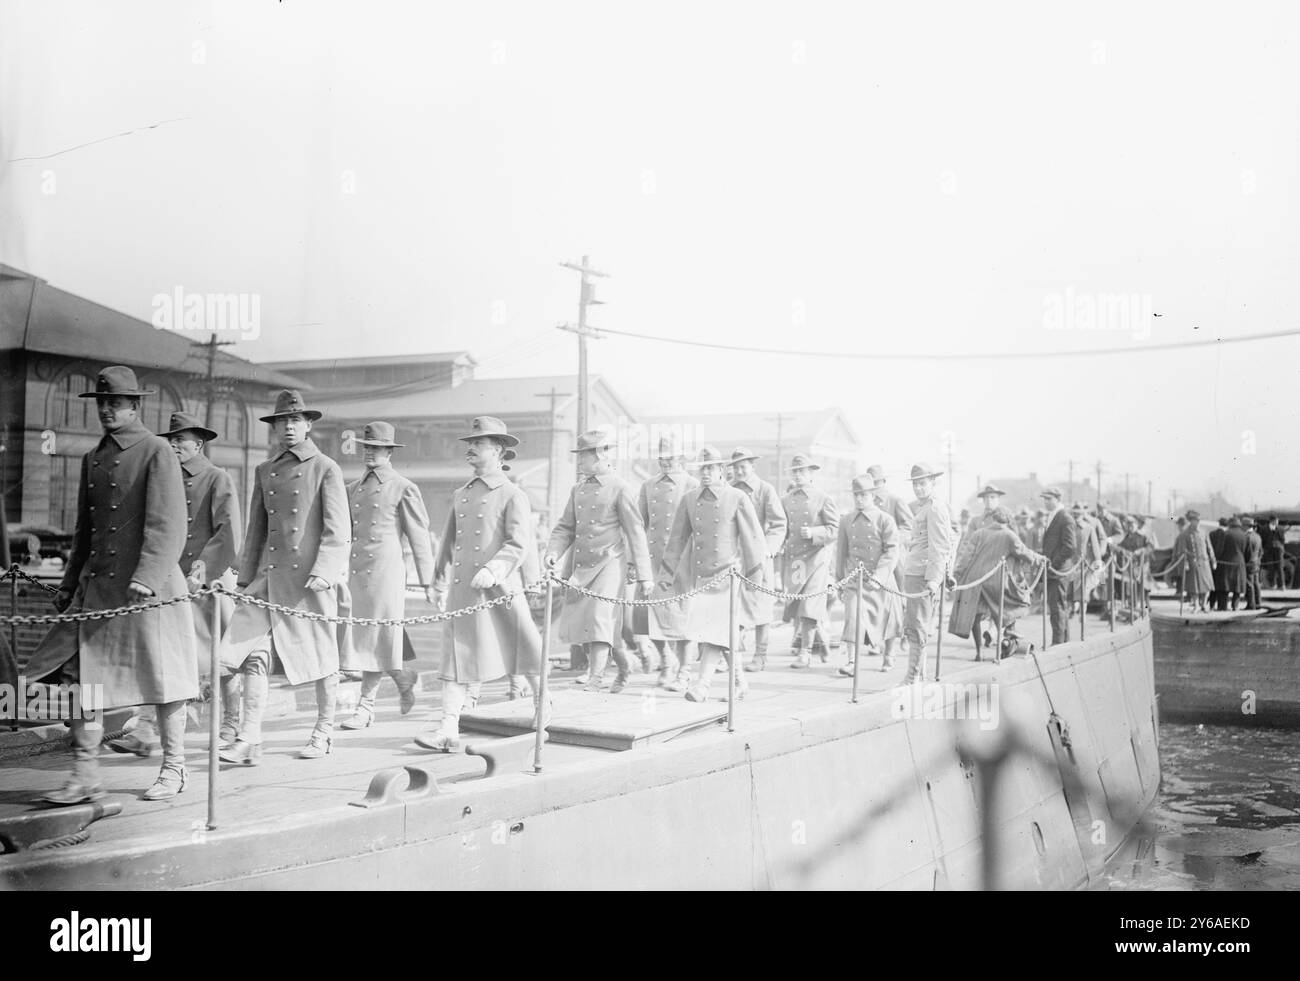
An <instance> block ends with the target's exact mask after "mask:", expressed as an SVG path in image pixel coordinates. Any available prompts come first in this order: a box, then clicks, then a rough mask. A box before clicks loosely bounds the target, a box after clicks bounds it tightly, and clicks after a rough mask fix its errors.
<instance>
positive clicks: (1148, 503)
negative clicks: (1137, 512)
mask: <svg viewBox="0 0 1300 981" xmlns="http://www.w3.org/2000/svg"><path fill="white" fill-rule="evenodd" d="M1154 513H1155V512H1154V511H1152V510H1151V481H1149V480H1148V481H1147V514H1154Z"/></svg>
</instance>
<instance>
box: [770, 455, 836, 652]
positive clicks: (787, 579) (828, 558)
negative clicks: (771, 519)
mask: <svg viewBox="0 0 1300 981" xmlns="http://www.w3.org/2000/svg"><path fill="white" fill-rule="evenodd" d="M820 469H821V465H820V464H817V463H814V462H813V461H812V460H811V459H810V458H809V457H808V456H807V454H804V453H796V454H795V455H794V456H793V457H792V458H791V460H790V467H789V470H790V476H791V478H792V479H793V481H794V488H793V489H792V490H791V491H790V493H788V494H786V495H785V497H783V498H782V499H781V506H782V507H783V508H785V514H786V519H787V521H788V524H787V525H786V533H785V545H784V547H783V548H782V550H781V556H782V564H781V580H782V582H783V583H784V584H785V591H786V592H788V593H800V594H803V595H801V596H800V597H799V598H798V599H793V600H790V601H789V602H787V603H786V607H785V614H784V616H783V617H782V619H784V620H785V621H786V622H787V623H789V622H791V621H793V622H794V625H795V627H794V630H795V638H794V644H793V646H794V653H795V659H794V663H792V664H791V665H790V667H792V668H806V667H808V666H809V664H810V655H811V653H812V648H813V638H814V636H815V635H816V634H817V633H818V632H819V631H820V630H821V627H822V625H823V624H824V623H825V622H826V620H827V613H826V593H825V590H826V587H827V586H829V585H830V584H831V566H832V565H833V563H834V560H835V534H836V532H837V530H838V529H839V523H840V516H839V510H838V509H837V508H836V507H835V499H834V498H832V497H831V496H830V495H829V494H827V493H826V492H825V491H823V490H821V489H820V488H818V487H814V486H813V481H814V477H813V474H814V471H817V470H820ZM829 653H830V652H829V651H827V650H826V649H825V648H824V647H823V648H822V650H821V657H822V660H823V661H825V660H826V658H827V657H828V656H829Z"/></svg>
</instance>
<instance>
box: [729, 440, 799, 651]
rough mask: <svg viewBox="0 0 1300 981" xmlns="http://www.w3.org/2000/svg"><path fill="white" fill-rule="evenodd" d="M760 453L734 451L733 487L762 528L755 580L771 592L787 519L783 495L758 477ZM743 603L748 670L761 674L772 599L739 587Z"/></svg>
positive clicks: (737, 449) (769, 626)
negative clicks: (750, 629) (749, 628)
mask: <svg viewBox="0 0 1300 981" xmlns="http://www.w3.org/2000/svg"><path fill="white" fill-rule="evenodd" d="M757 459H758V456H757V454H754V453H751V452H750V451H749V450H747V449H746V448H745V447H743V446H737V447H736V448H735V449H734V450H732V451H731V469H732V480H731V486H732V487H734V488H736V490H738V491H742V492H743V493H745V494H748V495H749V501H750V503H751V504H753V505H754V513H755V514H757V515H758V521H759V524H761V525H762V526H763V539H764V545H765V547H764V554H765V556H766V557H765V558H764V559H763V567H762V568H761V569H760V570H759V573H758V576H757V577H755V578H754V581H755V582H757V583H760V584H761V585H763V586H766V587H767V588H768V589H775V588H776V563H775V559H776V555H777V553H778V552H780V551H781V546H782V545H784V544H785V528H786V516H785V508H784V507H782V506H781V495H780V494H778V493H777V492H776V488H775V487H773V486H772V485H771V484H769V483H768V482H767V481H766V480H764V479H763V478H762V477H760V476H759V475H758V473H757V472H756V471H755V469H754V461H756V460H757ZM740 601H741V603H742V604H743V605H744V607H745V617H746V619H747V620H750V621H752V622H753V624H754V656H753V657H752V658H750V660H749V661H748V662H747V663H746V664H745V670H746V671H762V670H763V669H764V668H765V667H767V638H768V631H769V630H770V629H771V620H772V597H771V596H769V595H768V594H767V593H763V592H760V591H759V590H757V589H755V588H754V587H753V586H748V585H746V584H745V583H741V584H740Z"/></svg>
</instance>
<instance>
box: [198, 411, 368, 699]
mask: <svg viewBox="0 0 1300 981" xmlns="http://www.w3.org/2000/svg"><path fill="white" fill-rule="evenodd" d="M351 535H352V525H351V521H350V520H349V519H348V499H347V490H346V488H345V487H344V485H343V473H342V471H340V470H339V465H338V464H337V463H335V462H334V461H333V460H331V459H330V458H329V457H327V456H326V455H325V454H324V453H322V452H321V451H320V449H319V448H318V447H317V446H316V444H315V443H314V442H312V440H311V438H310V437H308V438H307V439H305V440H303V441H302V442H301V443H299V444H298V445H297V446H295V447H294V448H293V449H290V450H282V451H280V452H279V453H278V454H277V455H276V456H275V458H274V459H271V460H268V461H266V462H265V463H260V464H258V466H257V469H256V470H255V471H254V478H253V501H252V504H251V505H250V508H249V514H248V537H247V538H246V539H245V540H244V552H243V555H242V557H241V559H240V563H239V582H240V584H241V585H245V584H246V588H245V589H244V590H243V591H244V593H245V594H247V595H249V596H255V597H257V598H259V599H264V600H268V601H270V602H272V603H276V604H279V605H281V606H288V607H292V608H294V609H298V610H305V611H308V612H311V613H324V614H326V615H328V616H346V615H347V614H348V611H349V608H350V605H351V596H350V594H349V592H348V586H347V572H348V555H349V544H350V540H351ZM311 576H319V577H320V578H321V579H323V580H324V581H325V582H326V583H328V584H329V585H330V587H331V588H330V589H326V590H323V591H322V592H319V593H317V592H313V591H312V590H310V589H308V588H307V580H308V579H309V578H310V577H311ZM345 635H346V631H344V630H341V629H340V628H339V627H338V626H337V625H335V624H331V623H323V622H318V621H313V620H303V619H300V618H298V617H294V616H286V615H284V614H280V613H271V612H270V611H268V610H263V609H262V608H261V607H258V606H253V605H251V604H248V603H240V604H238V608H237V609H236V610H235V615H234V617H233V618H231V621H230V627H229V629H228V630H227V631H226V643H225V652H224V654H223V656H222V663H224V664H225V665H226V666H227V667H229V668H232V669H237V668H238V667H239V666H240V665H241V664H243V663H244V660H245V659H246V658H247V657H248V655H249V654H251V653H253V652H254V651H258V650H270V651H271V652H272V653H274V654H275V656H276V657H277V658H279V660H280V664H281V665H282V666H283V668H284V673H285V675H286V676H287V677H288V679H289V683H290V684H292V685H302V684H306V683H307V682H309V681H315V680H317V679H318V678H324V677H326V676H327V675H331V674H334V673H335V672H336V671H338V669H339V646H340V641H341V638H343V637H344V636H345Z"/></svg>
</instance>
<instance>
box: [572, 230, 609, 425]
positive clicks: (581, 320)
mask: <svg viewBox="0 0 1300 981" xmlns="http://www.w3.org/2000/svg"><path fill="white" fill-rule="evenodd" d="M589 262H590V257H589V256H585V255H584V256H583V257H582V262H581V263H573V262H561V263H560V265H561V266H563V267H564V268H565V269H572V270H574V271H575V272H577V273H579V274H580V276H581V279H580V281H579V284H578V324H577V326H576V327H575V326H573V325H572V324H561V325H560V330H567V331H568V332H569V333H571V334H577V335H578V432H579V433H585V432H586V431H587V408H588V406H587V402H588V395H589V393H588V391H587V338H588V337H599V336H600V334H599V333H598V332H597V331H595V330H593V329H591V328H589V327H588V326H587V307H590V306H600V305H601V303H602V302H603V301H601V300H597V299H596V287H595V284H594V283H592V281H591V279H590V277H592V276H600V277H601V278H608V277H609V273H603V272H601V271H599V270H598V269H592V268H591V266H590V265H589Z"/></svg>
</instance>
